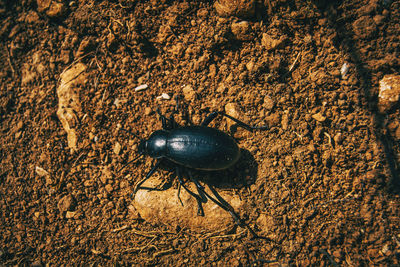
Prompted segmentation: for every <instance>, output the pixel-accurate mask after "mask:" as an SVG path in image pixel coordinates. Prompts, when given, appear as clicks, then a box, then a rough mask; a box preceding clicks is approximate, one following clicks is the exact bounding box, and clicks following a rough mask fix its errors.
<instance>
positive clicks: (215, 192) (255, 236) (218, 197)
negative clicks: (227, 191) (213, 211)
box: [208, 185, 260, 238]
mask: <svg viewBox="0 0 400 267" xmlns="http://www.w3.org/2000/svg"><path fill="white" fill-rule="evenodd" d="M208 188H210V190H211V192H212V193H213V194H214V196H215V197H216V198H217V199H218V200H219V201H220V203H221V204H223V205H225V206H226V207H227V208H228V212H229V213H230V214H231V216H232V217H233V219H234V220H235V222H236V224H237V225H239V226H240V227H243V228H247V230H249V232H250V234H251V235H252V236H253V237H254V238H257V237H260V236H258V235H257V234H256V233H255V232H254V230H253V229H252V228H251V227H250V226H249V225H248V224H246V223H243V222H242V220H241V219H240V217H239V215H238V214H237V213H236V212H235V210H234V209H233V208H232V206H231V205H229V203H228V202H226V201H225V199H223V198H222V197H221V196H220V195H219V194H218V192H217V191H216V190H215V189H214V187H212V186H210V185H208Z"/></svg>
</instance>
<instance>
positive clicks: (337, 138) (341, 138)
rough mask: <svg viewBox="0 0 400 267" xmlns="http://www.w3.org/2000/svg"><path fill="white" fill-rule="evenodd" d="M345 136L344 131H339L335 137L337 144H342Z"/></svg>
mask: <svg viewBox="0 0 400 267" xmlns="http://www.w3.org/2000/svg"><path fill="white" fill-rule="evenodd" d="M343 139H344V136H343V134H342V133H337V134H336V135H335V136H334V137H333V140H334V141H335V144H336V145H340V144H341V143H342V142H343Z"/></svg>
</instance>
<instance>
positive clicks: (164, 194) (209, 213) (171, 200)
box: [128, 180, 244, 232]
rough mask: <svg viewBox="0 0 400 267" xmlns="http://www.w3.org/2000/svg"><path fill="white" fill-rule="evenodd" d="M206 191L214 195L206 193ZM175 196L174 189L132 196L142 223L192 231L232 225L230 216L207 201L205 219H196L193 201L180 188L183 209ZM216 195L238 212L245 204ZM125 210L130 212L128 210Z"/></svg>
mask: <svg viewBox="0 0 400 267" xmlns="http://www.w3.org/2000/svg"><path fill="white" fill-rule="evenodd" d="M156 185H157V182H155V181H152V180H148V181H146V183H145V184H143V186H144V187H154V186H156ZM192 190H193V188H192ZM206 191H207V192H208V193H209V194H211V195H213V193H211V192H209V190H206ZM177 193H178V189H177V188H170V189H167V190H164V191H148V190H139V191H138V192H137V193H136V195H135V200H134V202H133V206H134V208H135V209H136V210H137V212H138V213H139V214H140V217H141V218H143V219H144V220H146V221H148V222H151V223H154V224H164V225H168V226H170V227H173V228H176V227H177V226H179V227H181V228H189V229H191V230H192V231H195V232H202V231H207V232H212V231H218V230H223V229H226V228H228V227H230V226H233V224H234V220H233V219H232V217H231V215H230V214H229V213H228V212H226V211H225V210H223V209H221V208H220V207H219V206H218V205H217V204H215V203H214V202H212V201H210V200H208V201H207V202H206V203H204V204H203V205H202V206H203V209H204V216H197V215H196V214H197V201H196V199H195V198H194V197H192V196H191V195H190V194H189V193H188V192H187V191H186V190H183V189H182V190H181V192H180V199H181V200H182V203H183V206H182V204H181V202H180V200H179V199H178V197H177ZM218 194H219V195H220V196H221V197H222V198H223V199H224V200H225V201H227V202H228V203H229V204H230V205H231V206H232V207H233V208H234V209H235V211H237V212H239V210H240V208H241V207H242V206H243V204H244V203H243V202H242V200H241V199H240V198H239V196H237V195H231V194H229V193H228V192H226V191H219V192H218ZM128 209H129V210H131V209H130V208H129V207H128ZM133 213H134V211H133Z"/></svg>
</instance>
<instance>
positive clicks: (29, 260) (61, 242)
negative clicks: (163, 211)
mask: <svg viewBox="0 0 400 267" xmlns="http://www.w3.org/2000/svg"><path fill="white" fill-rule="evenodd" d="M235 5H236V6H235ZM228 7H229V8H230V9H229V10H228V9H227V8H228ZM226 10H228V11H229V12H228V11H226ZM399 10H400V6H399V3H398V1H390V0H387V1H386V0H385V1H366V0H360V1H340V2H337V3H336V2H335V3H332V2H331V1H323V0H319V1H298V0H293V1H289V0H288V1H286V0H280V1H268V0H266V1H233V0H232V1H225V0H224V1H222V0H219V1H216V2H215V3H212V2H207V1H129V0H120V1H94V0H83V1H58V0H57V1H56V0H46V1H45V0H37V1H34V0H24V1H19V2H13V1H5V0H0V16H1V17H2V23H1V26H0V39H1V42H0V48H1V51H2V53H0V60H1V66H2V67H1V68H0V79H1V83H0V86H1V90H0V121H1V124H0V130H1V131H0V132H1V140H0V161H1V162H0V166H1V168H0V205H1V207H2V215H1V216H0V262H1V263H2V264H4V265H35V266H42V265H45V264H50V265H54V264H60V263H71V264H80V265H87V264H101V265H110V264H121V265H132V264H135V265H136V264H137V265H139V264H140V265H153V264H157V265H158V264H160V265H172V264H173V265H199V264H202V265H211V264H218V265H230V266H231V265H232V266H243V265H245V266H247V265H250V264H253V263H257V264H260V265H261V264H263V263H266V262H273V264H276V263H278V264H282V265H285V264H286V265H294V264H298V265H305V266H306V265H316V264H322V265H350V266H353V265H354V266H358V265H396V264H399V261H400V230H399V214H400V199H399V191H400V180H399V179H400V178H399V174H398V173H399V160H398V157H399V155H400V142H399V140H400V119H399V118H400V109H399V103H398V102H393V103H390V109H389V108H388V109H386V108H385V109H382V108H380V106H379V105H380V102H379V101H380V100H379V82H380V81H381V80H382V79H383V78H384V77H385V76H386V77H387V75H390V76H389V77H391V76H395V77H397V76H396V75H399V70H400V68H399V58H400V55H399V36H400V29H399V27H398V25H399V24H400V14H399ZM221 12H222V13H221ZM76 64H82V65H84V66H85V77H84V79H82V81H80V83H79V88H76V90H74V91H73V92H72V93H73V97H72V98H70V100H72V102H68V99H64V100H63V101H64V102H63V103H64V104H63V106H64V107H69V106H71V105H74V104H76V103H79V109H78V110H77V111H74V110H69V111H71V112H70V113H68V114H69V116H70V117H71V118H74V120H73V130H74V134H75V135H76V136H75V137H76V142H74V146H73V149H70V146H71V143H69V142H68V136H67V132H66V127H65V125H64V124H65V122H62V121H60V118H59V116H58V114H59V113H60V112H57V110H58V109H59V103H60V99H59V95H58V94H57V88H60V84H62V81H61V80H62V78H63V76H62V74H63V73H65V70H68V69H71V68H73V66H77V65H76ZM138 86H140V87H138ZM135 88H136V90H135ZM137 88H139V89H137ZM176 96H180V99H181V102H182V108H183V109H182V110H181V111H180V112H179V113H178V114H176V115H175V118H176V120H177V122H178V123H179V124H181V125H184V124H199V123H200V122H201V121H202V120H203V119H204V118H205V117H206V116H207V115H208V114H209V113H210V112H212V111H215V110H219V111H224V110H225V109H226V110H228V111H229V110H231V109H234V110H235V112H236V111H240V113H241V114H240V116H241V119H243V120H244V121H245V122H246V123H249V124H251V125H268V126H269V129H268V130H266V131H253V132H246V131H244V130H243V129H240V128H237V129H236V127H234V125H231V124H230V123H229V122H228V121H226V120H217V121H216V122H215V123H214V122H213V123H212V125H211V126H212V127H217V128H219V129H221V130H223V131H225V132H231V133H232V135H233V136H234V137H235V138H236V140H237V141H238V144H239V146H240V147H241V148H242V149H244V151H245V152H244V153H243V156H242V158H241V160H240V161H239V162H238V164H236V165H235V166H234V167H232V168H231V169H228V170H225V171H221V172H218V173H216V174H215V173H207V172H205V173H203V172H198V173H197V172H196V173H195V175H196V177H198V178H199V179H201V180H202V183H205V182H208V183H215V182H216V180H219V179H221V180H223V181H228V182H226V183H225V182H224V183H223V185H219V186H218V185H217V184H216V185H215V188H216V190H217V191H218V192H223V193H222V195H223V194H225V193H226V194H234V195H235V196H234V197H235V198H236V199H241V200H243V202H244V203H246V204H245V205H244V206H243V207H241V209H240V211H238V212H239V213H240V215H241V217H242V218H243V219H244V220H245V221H246V223H247V224H248V225H249V226H250V227H252V228H254V231H255V232H256V233H257V234H259V235H262V236H264V237H267V238H266V239H252V238H251V235H249V234H248V232H247V231H246V230H244V229H242V228H240V227H237V228H229V229H228V230H227V229H220V230H218V231H207V230H205V231H203V230H202V231H198V230H196V229H194V228H191V224H190V222H189V223H182V224H177V225H173V226H171V225H167V224H163V223H162V222H158V223H156V222H153V221H151V220H144V219H143V218H142V217H141V216H140V213H139V212H138V210H137V209H136V208H135V205H134V204H135V203H134V202H133V201H134V196H133V195H132V193H133V190H134V186H135V185H136V184H137V183H138V182H139V181H140V180H141V179H142V178H143V177H144V176H145V175H146V174H147V172H148V171H149V170H150V168H151V166H152V160H151V159H149V158H140V159H139V160H136V161H133V162H131V161H132V160H134V159H135V158H136V156H137V148H138V143H139V141H140V138H146V137H147V136H149V135H150V134H151V133H152V132H154V131H155V130H158V129H160V128H161V122H160V121H159V118H158V115H157V113H156V112H155V111H156V110H157V108H160V110H161V112H162V113H163V114H167V116H169V115H170V114H172V113H173V112H174V109H175V106H176V102H175V100H174V99H175V97H176ZM396 97H397V98H396ZM393 99H398V96H394V98H393ZM70 129H71V127H70ZM67 130H68V129H67ZM70 138H71V137H70ZM129 162H131V163H129ZM128 163H129V164H128ZM173 170H174V168H169V167H165V168H162V169H160V170H159V171H157V172H156V173H155V174H154V178H155V179H158V180H160V181H164V183H163V184H164V187H162V188H160V189H161V190H163V189H165V190H169V189H168V188H172V189H174V190H175V189H177V188H178V183H177V181H176V180H177V179H175V178H176V176H175V175H174V172H173ZM216 177H218V178H216ZM185 179H187V177H185ZM188 183H189V182H188ZM225 191H226V192H225ZM174 192H175V191H174ZM152 193H155V192H152ZM171 199H173V201H176V195H171ZM177 203H178V202H177ZM188 210H190V211H188V212H190V213H193V210H191V209H188ZM187 216H188V217H190V216H192V217H193V218H192V219H193V220H195V218H196V216H197V215H196V214H188V215H187ZM206 218H207V214H205V219H206ZM228 218H229V217H228ZM203 220H204V218H203Z"/></svg>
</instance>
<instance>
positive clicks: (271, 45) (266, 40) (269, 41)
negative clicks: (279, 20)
mask: <svg viewBox="0 0 400 267" xmlns="http://www.w3.org/2000/svg"><path fill="white" fill-rule="evenodd" d="M286 40H287V37H286V36H284V35H283V36H281V37H280V38H279V39H275V38H274V37H272V36H271V35H269V34H268V33H264V34H263V37H262V39H261V44H262V45H263V46H264V47H265V49H267V50H268V51H270V50H274V49H277V48H280V47H282V46H283V45H284V43H285V41H286Z"/></svg>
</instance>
